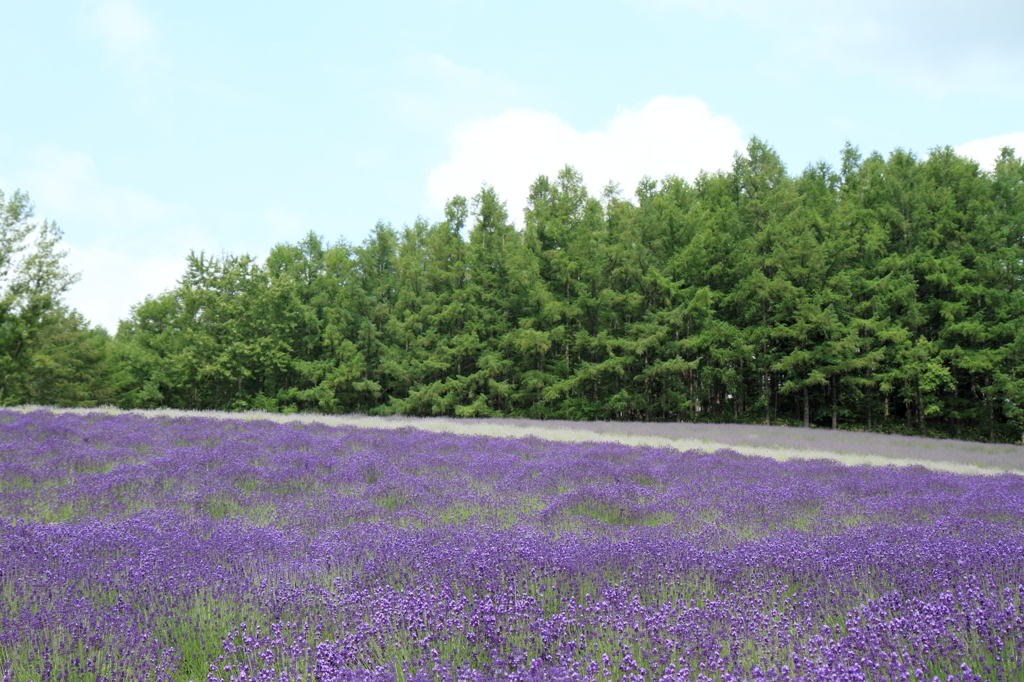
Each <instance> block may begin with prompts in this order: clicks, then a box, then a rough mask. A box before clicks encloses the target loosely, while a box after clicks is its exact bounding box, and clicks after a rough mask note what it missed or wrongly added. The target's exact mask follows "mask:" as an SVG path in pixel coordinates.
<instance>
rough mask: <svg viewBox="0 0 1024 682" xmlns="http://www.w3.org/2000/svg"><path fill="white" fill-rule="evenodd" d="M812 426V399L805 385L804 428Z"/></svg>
mask: <svg viewBox="0 0 1024 682" xmlns="http://www.w3.org/2000/svg"><path fill="white" fill-rule="evenodd" d="M810 426H811V399H810V397H809V396H808V395H807V387H806V386H804V428H805V429H807V428H810Z"/></svg>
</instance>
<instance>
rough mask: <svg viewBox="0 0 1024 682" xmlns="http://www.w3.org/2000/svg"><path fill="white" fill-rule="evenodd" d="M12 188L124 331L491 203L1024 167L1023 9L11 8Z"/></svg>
mask: <svg viewBox="0 0 1024 682" xmlns="http://www.w3.org/2000/svg"><path fill="white" fill-rule="evenodd" d="M0 12H2V14H0V15H2V16H3V17H4V24H5V30H4V31H3V35H2V37H0V93H2V95H0V189H2V190H4V191H5V192H6V193H8V194H9V193H10V192H12V191H13V190H15V189H22V190H24V191H26V192H28V193H29V195H30V196H31V197H32V199H33V200H34V202H35V204H36V215H37V217H39V218H48V219H52V220H55V221H56V222H57V223H58V224H59V225H60V226H61V228H62V229H63V230H64V234H65V237H64V241H65V246H66V247H67V249H68V250H69V257H68V263H69V265H70V266H71V267H72V269H74V270H76V271H80V272H81V273H82V280H81V282H80V283H79V284H77V285H76V286H75V288H74V289H73V290H72V291H71V292H70V293H69V295H68V299H67V300H68V302H69V303H70V304H71V305H72V306H74V307H76V308H78V309H79V310H81V311H82V312H83V313H84V314H85V315H86V317H87V318H89V319H90V320H91V321H93V322H94V323H97V324H102V325H104V326H106V327H107V328H108V329H110V330H111V331H113V330H115V329H116V325H117V321H118V320H119V319H123V318H125V317H127V316H128V314H129V311H130V308H131V306H132V305H133V304H134V303H137V302H139V301H141V300H143V298H144V297H145V296H146V295H155V294H158V293H160V292H161V291H163V290H165V289H167V288H169V287H171V286H173V285H174V283H175V280H176V279H177V278H178V277H179V276H180V274H181V273H182V271H183V267H184V257H185V255H186V254H187V253H188V251H189V250H190V249H195V250H197V251H198V250H205V251H207V252H208V253H211V252H212V253H220V252H222V251H226V252H231V253H241V252H248V253H250V254H252V255H254V256H258V257H264V256H266V254H267V252H268V251H269V249H270V248H271V247H272V246H273V245H274V244H275V243H279V242H294V241H296V240H298V239H300V238H301V237H302V236H303V235H304V234H306V233H307V232H309V231H310V230H313V231H315V232H317V233H319V234H321V235H323V236H325V237H326V238H327V239H328V240H330V241H334V240H337V239H344V240H346V241H348V242H349V243H352V244H358V243H360V242H362V240H363V239H364V238H365V237H366V235H367V234H368V233H369V231H370V229H371V228H372V227H373V225H374V224H375V223H376V222H377V221H378V220H383V221H386V222H390V223H392V224H393V225H394V226H396V227H401V226H402V225H404V224H409V223H412V222H413V221H414V220H415V219H416V217H417V216H424V217H426V218H428V219H430V220H437V219H439V218H440V217H441V215H442V209H443V205H444V201H445V199H447V198H448V197H450V196H452V195H454V194H456V193H462V194H466V195H472V194H473V193H475V192H476V191H478V190H479V188H480V184H481V183H482V182H488V183H490V184H492V185H494V186H495V188H496V189H497V190H498V192H499V193H500V194H501V196H502V197H503V198H505V199H507V200H508V204H509V209H510V213H511V215H512V217H513V218H514V219H515V220H516V221H517V223H518V224H521V223H522V213H521V211H522V206H523V201H524V199H525V196H526V191H527V187H528V185H529V183H530V181H531V180H532V179H534V178H535V177H536V176H537V175H539V174H541V173H547V174H554V173H555V172H557V170H558V169H559V168H560V167H561V166H562V165H564V164H565V163H572V164H573V165H575V166H576V167H577V168H579V169H580V170H581V171H582V172H583V174H584V177H585V179H586V181H587V184H588V186H589V188H590V190H591V192H592V193H593V194H597V193H599V192H600V190H601V188H602V187H603V186H604V185H605V184H607V183H608V182H609V181H616V182H618V183H619V184H620V186H621V187H622V190H623V194H624V195H626V196H630V195H632V191H633V189H634V188H635V186H636V182H637V180H639V178H640V177H641V176H643V175H645V174H647V175H650V176H652V177H655V178H659V177H663V176H664V175H666V174H668V173H673V174H677V175H682V176H684V177H686V178H692V177H693V175H694V174H695V173H696V172H697V171H698V170H699V169H701V168H704V169H707V170H716V169H717V168H721V167H727V166H728V165H729V164H730V163H731V159H732V156H733V153H734V152H735V151H736V150H737V149H740V148H742V147H743V146H744V145H745V143H746V141H747V140H748V139H749V137H750V136H751V135H757V136H759V137H761V138H762V139H765V140H767V141H768V142H769V143H770V144H772V145H773V146H774V147H775V148H776V149H777V150H778V152H779V153H780V154H781V156H782V158H783V159H784V161H785V162H786V163H787V165H788V167H789V169H790V170H791V171H792V172H799V171H800V170H802V169H803V168H804V167H805V166H806V165H807V164H809V163H812V162H815V161H818V160H821V159H825V160H826V161H830V162H834V161H835V160H836V159H837V158H838V155H839V154H838V153H839V150H840V149H841V148H842V146H843V144H844V143H845V142H846V141H847V140H849V141H851V142H852V143H854V144H856V145H858V146H859V147H860V148H861V150H862V151H863V152H871V151H874V150H878V151H881V152H883V153H888V152H890V151H892V150H893V149H894V148H896V147H902V148H904V149H911V150H913V151H915V152H916V153H918V154H920V155H925V154H927V152H928V150H929V149H931V148H933V147H935V146H944V145H951V146H954V147H957V148H958V149H959V150H961V151H962V152H963V153H967V154H970V155H972V156H974V157H975V158H977V159H978V160H979V161H980V162H983V163H987V162H990V161H991V159H992V158H994V156H995V154H996V153H997V151H998V148H999V147H1000V146H1001V145H1003V144H1011V145H1012V146H1015V147H1016V148H1017V149H1018V152H1024V40H1021V37H1020V27H1021V26H1024V3H1021V2H1019V0H1013V1H1005V2H1004V1H1000V2H997V1H992V0H975V1H974V2H969V3H968V2H943V1H942V0H938V1H936V0H932V1H929V2H925V1H917V0H908V1H905V2H892V1H889V2H881V1H875V0H859V1H846V0H839V1H837V2H832V3H822V2H820V1H818V2H811V1H810V0H776V1H775V2H771V3H768V2H760V1H756V0H717V1H714V2H712V1H710V0H592V1H591V2H588V3H579V2H572V3H569V2H556V1H553V0H548V1H547V2H532V1H523V0H520V1H518V2H485V1H482V0H476V1H474V0H448V1H443V2H428V1H420V2H399V1H386V0H384V1H381V0H378V1H377V2H374V3H366V2H359V3H356V2H301V1H297V2H293V3H290V4H289V5H287V6H285V5H284V4H283V3H274V4H271V3H260V2H251V1H250V2H246V3H242V2H227V1H225V2H219V3H210V2H194V1H192V0H177V1H176V2H157V1H155V0H86V1H79V0H68V1H61V0H53V1H44V2H38V3H27V2H15V1H13V0H0Z"/></svg>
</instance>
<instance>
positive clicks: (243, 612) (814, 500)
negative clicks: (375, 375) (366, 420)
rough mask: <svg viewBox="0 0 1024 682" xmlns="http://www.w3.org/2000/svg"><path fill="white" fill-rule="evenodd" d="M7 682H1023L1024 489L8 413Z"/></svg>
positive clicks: (351, 432) (3, 474)
mask: <svg viewBox="0 0 1024 682" xmlns="http://www.w3.org/2000/svg"><path fill="white" fill-rule="evenodd" d="M0 514H2V518H3V519H4V523H3V524H2V525H0V665H2V666H3V669H5V671H6V675H7V678H6V679H10V680H19V681H24V680H33V681H34V682H39V681H41V680H196V681H197V682H198V681H199V680H243V679H245V680H251V679H259V680H275V681H278V680H317V681H320V682H326V681H328V680H349V679H352V680H355V679H360V680H362V679H374V680H414V679H415V680H447V679H450V680H456V679H458V680H554V679H565V680H620V679H625V680H629V679H635V680H640V679H645V680H646V679H671V680H675V679H682V680H698V679H707V680H829V679H835V680H841V679H850V680H854V679H868V680H890V679H891V680H904V679H905V680H925V679H927V680H931V679H933V678H934V677H936V676H938V677H940V679H942V680H947V679H949V678H950V677H952V679H956V680H976V679H985V680H989V679H991V680H1014V679H1015V680H1021V679H1024V638H1022V636H1021V635H1022V632H1024V559H1022V557H1024V528H1022V520H1024V477H1022V476H1019V475H1015V474H1003V475H999V476H984V477H983V476H962V475H955V474H949V473H938V472H934V471H929V470H925V469H922V468H877V467H876V468H871V467H856V468H850V467H843V466H840V465H838V464H835V463H832V462H827V461H813V462H806V461H803V462H801V461H791V462H786V463H779V462H775V461H773V460H767V459H761V458H753V457H744V456H741V455H738V454H736V453H733V452H729V451H719V452H717V453H713V454H708V453H701V452H696V451H695V452H690V453H684V454H680V453H678V452H676V451H674V450H660V449H653V448H629V447H625V446H621V445H613V444H597V443H584V444H566V443H549V442H544V441H540V440H536V439H496V438H482V437H476V438H466V437H454V436H449V435H445V434H436V433H426V432H419V431H412V430H406V431H397V432H396V431H374V430H357V429H351V428H342V427H327V426H322V425H313V424H307V425H301V426H298V425H279V424H272V423H269V422H251V421H249V422H242V421H230V420H214V419H196V418H191V419H164V418H156V417H153V418H145V417H140V416H137V415H121V416H117V417H108V416H102V415H98V414H97V415H88V416H81V415H61V416H55V415H53V414H50V413H47V412H32V413H24V414H21V413H12V412H0Z"/></svg>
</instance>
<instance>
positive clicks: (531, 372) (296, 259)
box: [0, 138, 1024, 442]
mask: <svg viewBox="0 0 1024 682" xmlns="http://www.w3.org/2000/svg"><path fill="white" fill-rule="evenodd" d="M19 206H21V208H20V209H19V208H18V207H19ZM26 206H27V199H26V198H25V197H24V196H23V195H20V194H16V195H14V197H13V198H12V199H11V200H10V201H9V202H8V203H7V204H6V207H7V208H6V209H5V213H4V215H5V216H7V217H6V218H5V222H4V230H5V232H4V233H3V235H4V237H3V238H4V240H5V241H4V242H3V244H4V247H3V248H4V249H5V251H3V253H4V254H7V253H8V252H11V253H17V252H18V251H17V246H16V245H17V244H24V240H25V238H26V235H27V234H28V233H27V232H26V230H27V229H28V228H27V225H28V223H27V222H25V221H26V218H24V217H19V216H21V215H22V214H23V213H24V211H25V207H26ZM12 207H13V208H12ZM19 210H20V211H22V214H19V213H18V211H19ZM34 229H35V230H36V233H37V239H36V242H35V243H36V245H37V246H36V251H34V252H33V253H37V254H39V256H38V258H37V260H36V261H35V265H32V264H31V263H29V261H31V258H25V259H23V263H22V265H19V266H18V267H19V268H21V269H20V270H16V271H14V270H12V272H14V273H15V274H13V275H12V276H11V279H10V281H11V284H10V285H8V286H7V288H6V289H4V294H3V295H4V298H3V302H4V303H3V306H4V307H3V308H2V309H0V316H2V317H0V324H2V325H3V326H2V327H0V329H2V333H3V337H0V344H2V346H0V348H2V352H3V353H4V354H5V355H3V357H2V359H0V361H2V362H5V363H7V364H5V365H4V367H11V366H14V365H16V364H17V363H18V362H22V364H23V365H24V360H19V359H18V358H19V357H20V356H18V355H17V353H19V352H22V353H23V352H24V350H18V349H19V348H23V345H24V344H25V343H27V342H28V339H29V336H31V334H32V333H35V334H37V338H38V339H39V341H38V343H42V344H44V345H45V344H49V346H47V347H48V348H51V349H55V348H57V347H60V346H61V344H62V343H64V344H68V343H71V344H72V345H73V346H74V347H75V348H77V349H79V350H78V351H76V352H78V353H79V356H76V357H83V358H88V357H90V356H89V354H88V352H87V351H88V350H89V349H90V348H92V349H93V351H94V356H95V357H94V358H93V360H88V359H83V360H81V361H80V362H81V363H82V369H81V370H80V371H81V372H83V373H86V374H87V373H88V372H90V371H91V372H93V375H94V376H95V377H99V376H100V375H102V376H103V377H105V378H104V379H103V381H99V382H98V383H97V381H98V380H96V381H94V385H93V388H94V390H95V392H94V393H93V394H91V395H92V397H91V398H87V397H86V396H85V395H80V394H75V393H74V391H73V390H72V389H71V388H70V385H68V386H66V387H65V388H63V389H60V391H58V392H61V391H63V393H61V396H62V397H60V399H59V400H63V401H65V402H75V401H80V402H85V401H87V400H94V401H95V400H105V401H107V402H114V403H116V404H118V405H121V406H125V407H158V406H167V407H178V408H189V409H227V410H242V409H264V410H274V411H276V410H281V411H296V410H310V411H323V412H368V413H374V414H411V415H452V416H492V415H493V416H498V415H501V416H516V417H531V418H561V419H589V420H616V419H626V420H641V421H642V420H649V421H666V420H670V421H730V422H751V423H755V422H756V423H769V424H793V425H805V426H807V425H818V426H826V427H831V428H857V429H869V430H885V431H893V432H906V433H921V434H929V435H938V436H951V437H961V438H973V439H985V440H1003V441H1018V442H1019V441H1020V440H1021V435H1022V431H1024V162H1022V160H1021V159H1020V158H1018V157H1016V156H1015V154H1014V152H1013V150H1011V149H1005V150H1003V152H1002V154H1001V156H1000V157H999V159H998V160H997V162H996V165H995V169H994V170H993V171H991V172H986V171H984V170H982V169H980V168H979V166H978V165H977V164H976V163H975V162H973V161H970V160H968V159H965V158H963V157H960V156H957V155H956V154H955V153H954V152H953V150H951V149H949V148H937V149H934V150H932V151H931V152H930V153H929V154H928V155H927V156H926V157H924V158H918V157H917V156H915V155H914V154H912V153H910V152H906V151H903V150H896V151H895V152H893V153H892V154H890V155H889V156H888V157H887V158H886V157H883V156H882V155H880V154H877V153H875V154H871V155H870V156H867V157H863V156H862V155H861V154H860V153H859V151H858V150H857V149H856V148H854V147H852V146H849V145H848V146H847V147H846V148H845V149H844V150H843V152H842V158H841V163H840V166H839V167H838V168H832V167H830V166H829V165H828V164H825V163H818V164H814V165H811V166H809V167H808V168H807V169H805V170H804V171H803V172H802V173H801V174H799V175H791V174H789V173H788V172H787V170H786V168H785V166H784V165H783V163H782V161H781V160H780V158H779V156H778V154H777V153H776V152H775V151H774V150H773V149H772V148H771V147H770V146H769V145H768V144H766V143H764V142H763V141H761V140H759V139H757V138H753V139H752V140H751V141H750V143H749V145H748V147H747V149H746V151H745V153H743V154H738V155H737V156H736V158H735V161H734V164H733V166H732V168H731V169H730V170H728V171H723V172H719V173H715V174H707V173H705V174H702V175H700V176H699V177H697V178H695V179H694V180H693V181H692V182H687V181H685V180H683V179H681V178H677V177H671V176H670V177H666V178H664V179H662V180H660V181H654V180H651V179H644V180H643V181H642V182H641V183H640V184H639V186H638V188H637V190H636V194H635V198H634V199H632V200H626V199H624V198H622V197H621V195H620V193H619V192H618V191H617V188H615V187H608V188H606V189H605V191H604V192H602V194H601V195H600V196H597V197H595V196H592V195H590V194H589V193H588V191H587V189H586V187H585V186H584V184H583V179H582V177H581V175H580V174H579V173H578V172H577V171H576V170H575V169H573V168H572V167H568V166H567V167H565V168H564V169H562V171H560V172H559V173H558V174H557V176H556V177H554V178H550V177H546V176H541V177H539V178H537V180H536V181H535V182H534V183H533V185H532V186H531V187H530V191H529V196H528V202H527V209H526V215H525V224H524V225H522V226H521V229H517V227H516V226H514V225H513V224H512V222H511V220H510V217H509V216H508V213H507V210H506V205H505V203H504V202H503V201H502V200H501V198H500V197H499V196H498V195H497V193H496V192H495V191H494V189H493V188H491V187H488V186H484V187H483V188H482V189H481V191H480V192H479V193H478V194H477V195H476V196H475V197H472V198H465V197H454V198H453V199H451V200H450V201H449V202H448V204H447V207H446V210H445V219H444V220H443V221H441V222H438V223H433V224H431V223H428V222H427V221H425V220H422V219H421V220H417V221H416V222H415V223H413V224H412V225H411V226H407V227H404V228H402V229H401V230H397V229H395V228H393V227H392V226H390V225H387V224H383V223H381V224H378V225H376V226H375V227H374V229H373V230H372V231H371V233H370V235H369V236H368V237H367V239H366V240H365V241H364V242H363V243H362V244H361V245H359V246H352V245H349V244H346V243H345V242H343V241H338V242H335V243H330V242H327V241H325V239H324V238H323V237H322V236H320V235H318V234H316V233H315V232H311V233H310V234H308V235H307V236H306V237H305V238H304V239H303V240H302V241H301V242H299V243H298V244H279V245H278V246H276V247H275V248H274V249H273V250H272V251H271V253H270V254H269V256H268V257H267V258H266V260H265V261H263V262H259V261H258V260H256V259H254V258H252V257H251V256H248V255H240V256H235V255H224V256H221V257H210V256H207V255H205V254H202V253H199V254H193V255H191V256H190V257H189V258H188V261H187V263H186V269H185V273H184V274H183V275H182V277H181V279H180V281H179V283H178V285H177V286H176V287H174V288H173V289H171V290H169V291H167V292H165V293H164V294H162V295H160V296H157V297H151V298H147V299H146V300H145V301H143V302H141V303H139V304H138V305H137V306H135V307H134V308H133V310H132V312H131V315H130V317H129V318H128V319H127V320H125V321H124V322H122V324H121V327H120V329H119V330H118V333H117V335H116V337H115V338H113V339H101V338H100V337H99V336H96V335H95V332H90V331H89V330H88V328H87V326H85V325H84V324H83V323H82V321H81V319H80V316H79V317H75V315H74V314H71V313H68V312H67V311H64V312H60V311H62V310H63V309H62V308H60V307H59V305H57V304H56V303H55V301H56V300H57V298H58V297H59V293H60V292H62V291H63V290H64V289H66V287H67V286H69V285H70V283H71V281H72V279H73V278H72V277H71V276H70V275H68V274H67V273H66V271H63V270H60V268H59V258H57V255H58V254H57V252H55V251H54V250H53V249H54V244H55V243H56V242H55V236H59V232H56V228H55V227H54V226H52V225H50V224H49V223H43V224H40V225H36V226H35V227H34ZM23 233H24V234H23ZM19 240H20V241H19ZM8 243H10V244H12V245H15V246H11V247H8V246H6V245H7V244H8ZM47 245H48V246H47ZM47 249H49V250H47ZM4 258H7V259H9V256H4ZM2 262H3V263H6V262H7V261H6V260H5V261H2ZM25 268H28V269H27V270H26V269H25ZM32 268H37V269H38V268H43V269H45V268H50V270H49V271H52V272H53V273H56V274H53V275H52V277H50V279H49V280H47V281H48V282H50V284H48V285H47V286H49V287H50V288H49V289H46V290H45V291H43V290H42V289H40V290H38V291H37V290H36V289H32V286H33V285H32V284H31V282H32V281H35V280H32V278H31V276H30V275H28V274H27V273H29V272H30V271H32ZM54 268H56V269H54ZM5 276H6V275H5ZM44 279H45V278H44ZM40 281H41V280H40ZM15 282H19V283H17V284H16V283H15ZM44 289H45V287H44ZM8 291H10V292H11V293H10V294H9V293H7V292H8ZM12 297H13V298H12ZM19 297H20V298H19ZM33 306H36V307H33ZM40 306H42V307H40ZM46 306H49V307H46ZM44 308H45V310H44ZM53 311H58V312H57V313H54V312H53ZM55 314H56V315H57V316H58V317H59V319H60V320H61V321H60V324H56V323H54V324H51V325H50V326H49V327H46V325H42V326H40V325H41V323H40V324H36V322H32V324H28V323H22V322H18V320H33V321H36V320H42V319H43V318H45V317H46V315H51V316H52V315H55ZM19 325H21V326H19ZM33 325H36V326H33ZM44 327H45V328H46V329H49V330H50V331H46V332H43V331H40V330H42V329H43V328H44ZM30 328H31V329H35V330H37V331H35V332H29V331H26V330H28V329H30ZM18 330H22V331H18ZM76 334H77V335H78V337H75V340H74V341H73V343H72V341H71V339H72V337H74V336H75V335H76ZM90 334H91V335H92V336H90ZM79 337H80V338H79ZM17 339H22V341H21V343H22V344H23V345H22V346H19V345H18V342H17ZM47 339H48V340H47ZM60 339H64V341H61V340H60ZM90 344H92V345H90ZM48 352H49V353H50V354H51V356H52V357H56V355H53V353H55V352H56V351H54V350H51V351H48ZM39 357H40V358H42V357H45V354H43V355H39ZM40 363H42V364H40ZM29 364H31V363H29ZM45 364H46V363H44V362H42V360H39V361H37V365H38V367H37V369H36V370H33V371H36V372H37V374H36V375H34V376H37V377H40V376H43V375H44V374H45V371H51V372H52V371H54V370H53V369H52V368H51V369H50V370H46V369H45V368H44V367H43V365H45ZM51 365H53V366H61V367H67V366H68V365H67V364H66V361H60V360H53V361H52V362H51ZM100 366H102V371H101V370H100V369H98V368H100ZM87 367H88V368H89V369H88V370H87V369H86V368H87ZM3 371H10V370H8V369H5V370H3ZM65 371H72V370H65ZM73 371H79V370H73ZM40 373H42V374H40ZM72 373H73V372H72ZM30 374H31V372H29V373H28V374H24V376H25V377H29V376H30ZM84 375H85V374H83V376H84ZM47 376H49V375H47ZM19 381H21V383H19V384H17V385H18V386H19V388H17V389H7V390H8V394H7V397H3V396H0V399H3V400H13V399H15V398H13V397H10V396H15V395H16V398H17V399H18V400H24V401H28V400H35V401H42V400H45V399H47V397H46V395H45V392H38V391H37V393H32V392H31V389H29V388H27V386H28V385H29V384H31V381H32V380H31V379H28V378H26V379H24V380H23V381H22V380H19ZM48 381H49V380H48ZM52 381H53V382H59V381H60V379H59V378H57V377H56V375H54V378H53V379H52ZM26 382H27V383H26ZM37 384H38V380H37ZM100 384H102V386H100ZM9 385H10V386H14V385H15V384H13V383H12V384H9ZM54 385H56V384H54ZM22 386H25V387H22ZM12 391H13V392H12ZM55 395H56V394H55ZM72 395H77V396H78V397H74V398H71V397H67V396H72ZM51 399H53V400H56V398H51ZM59 400H58V402H59Z"/></svg>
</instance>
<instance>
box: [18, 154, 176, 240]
mask: <svg viewBox="0 0 1024 682" xmlns="http://www.w3.org/2000/svg"><path fill="white" fill-rule="evenodd" d="M23 177H24V185H25V187H29V188H31V191H30V194H31V196H32V199H33V200H34V201H35V202H36V203H37V204H39V205H40V206H45V207H46V208H47V210H48V211H49V214H48V215H47V217H53V215H61V216H68V217H70V218H73V219H75V220H83V221H85V222H87V223H89V224H95V225H102V226H103V229H104V231H105V232H106V234H108V235H110V236H115V235H117V236H118V237H119V238H124V237H126V236H129V235H131V234H133V233H136V232H137V231H139V230H144V229H145V228H146V227H147V226H151V225H153V224H156V223H161V222H165V221H167V220H168V219H169V218H170V217H171V215H172V213H173V212H174V209H173V208H172V207H171V206H169V205H168V204H166V203H164V202H161V201H160V200H158V199H156V198H154V197H151V196H149V195H148V194H146V193H144V192H139V191H138V190H134V189H131V188H129V187H113V186H110V185H107V184H104V183H103V182H101V181H100V180H99V179H98V178H97V176H96V171H95V167H94V164H93V162H92V159H90V158H89V157H88V156H87V155H86V154H83V153H81V152H65V151H63V150H61V149H59V148H57V147H54V146H47V147H43V148H41V149H40V150H39V151H38V152H36V154H35V155H34V156H33V159H32V164H31V166H30V167H29V169H28V170H27V171H25V173H24V174H23Z"/></svg>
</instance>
